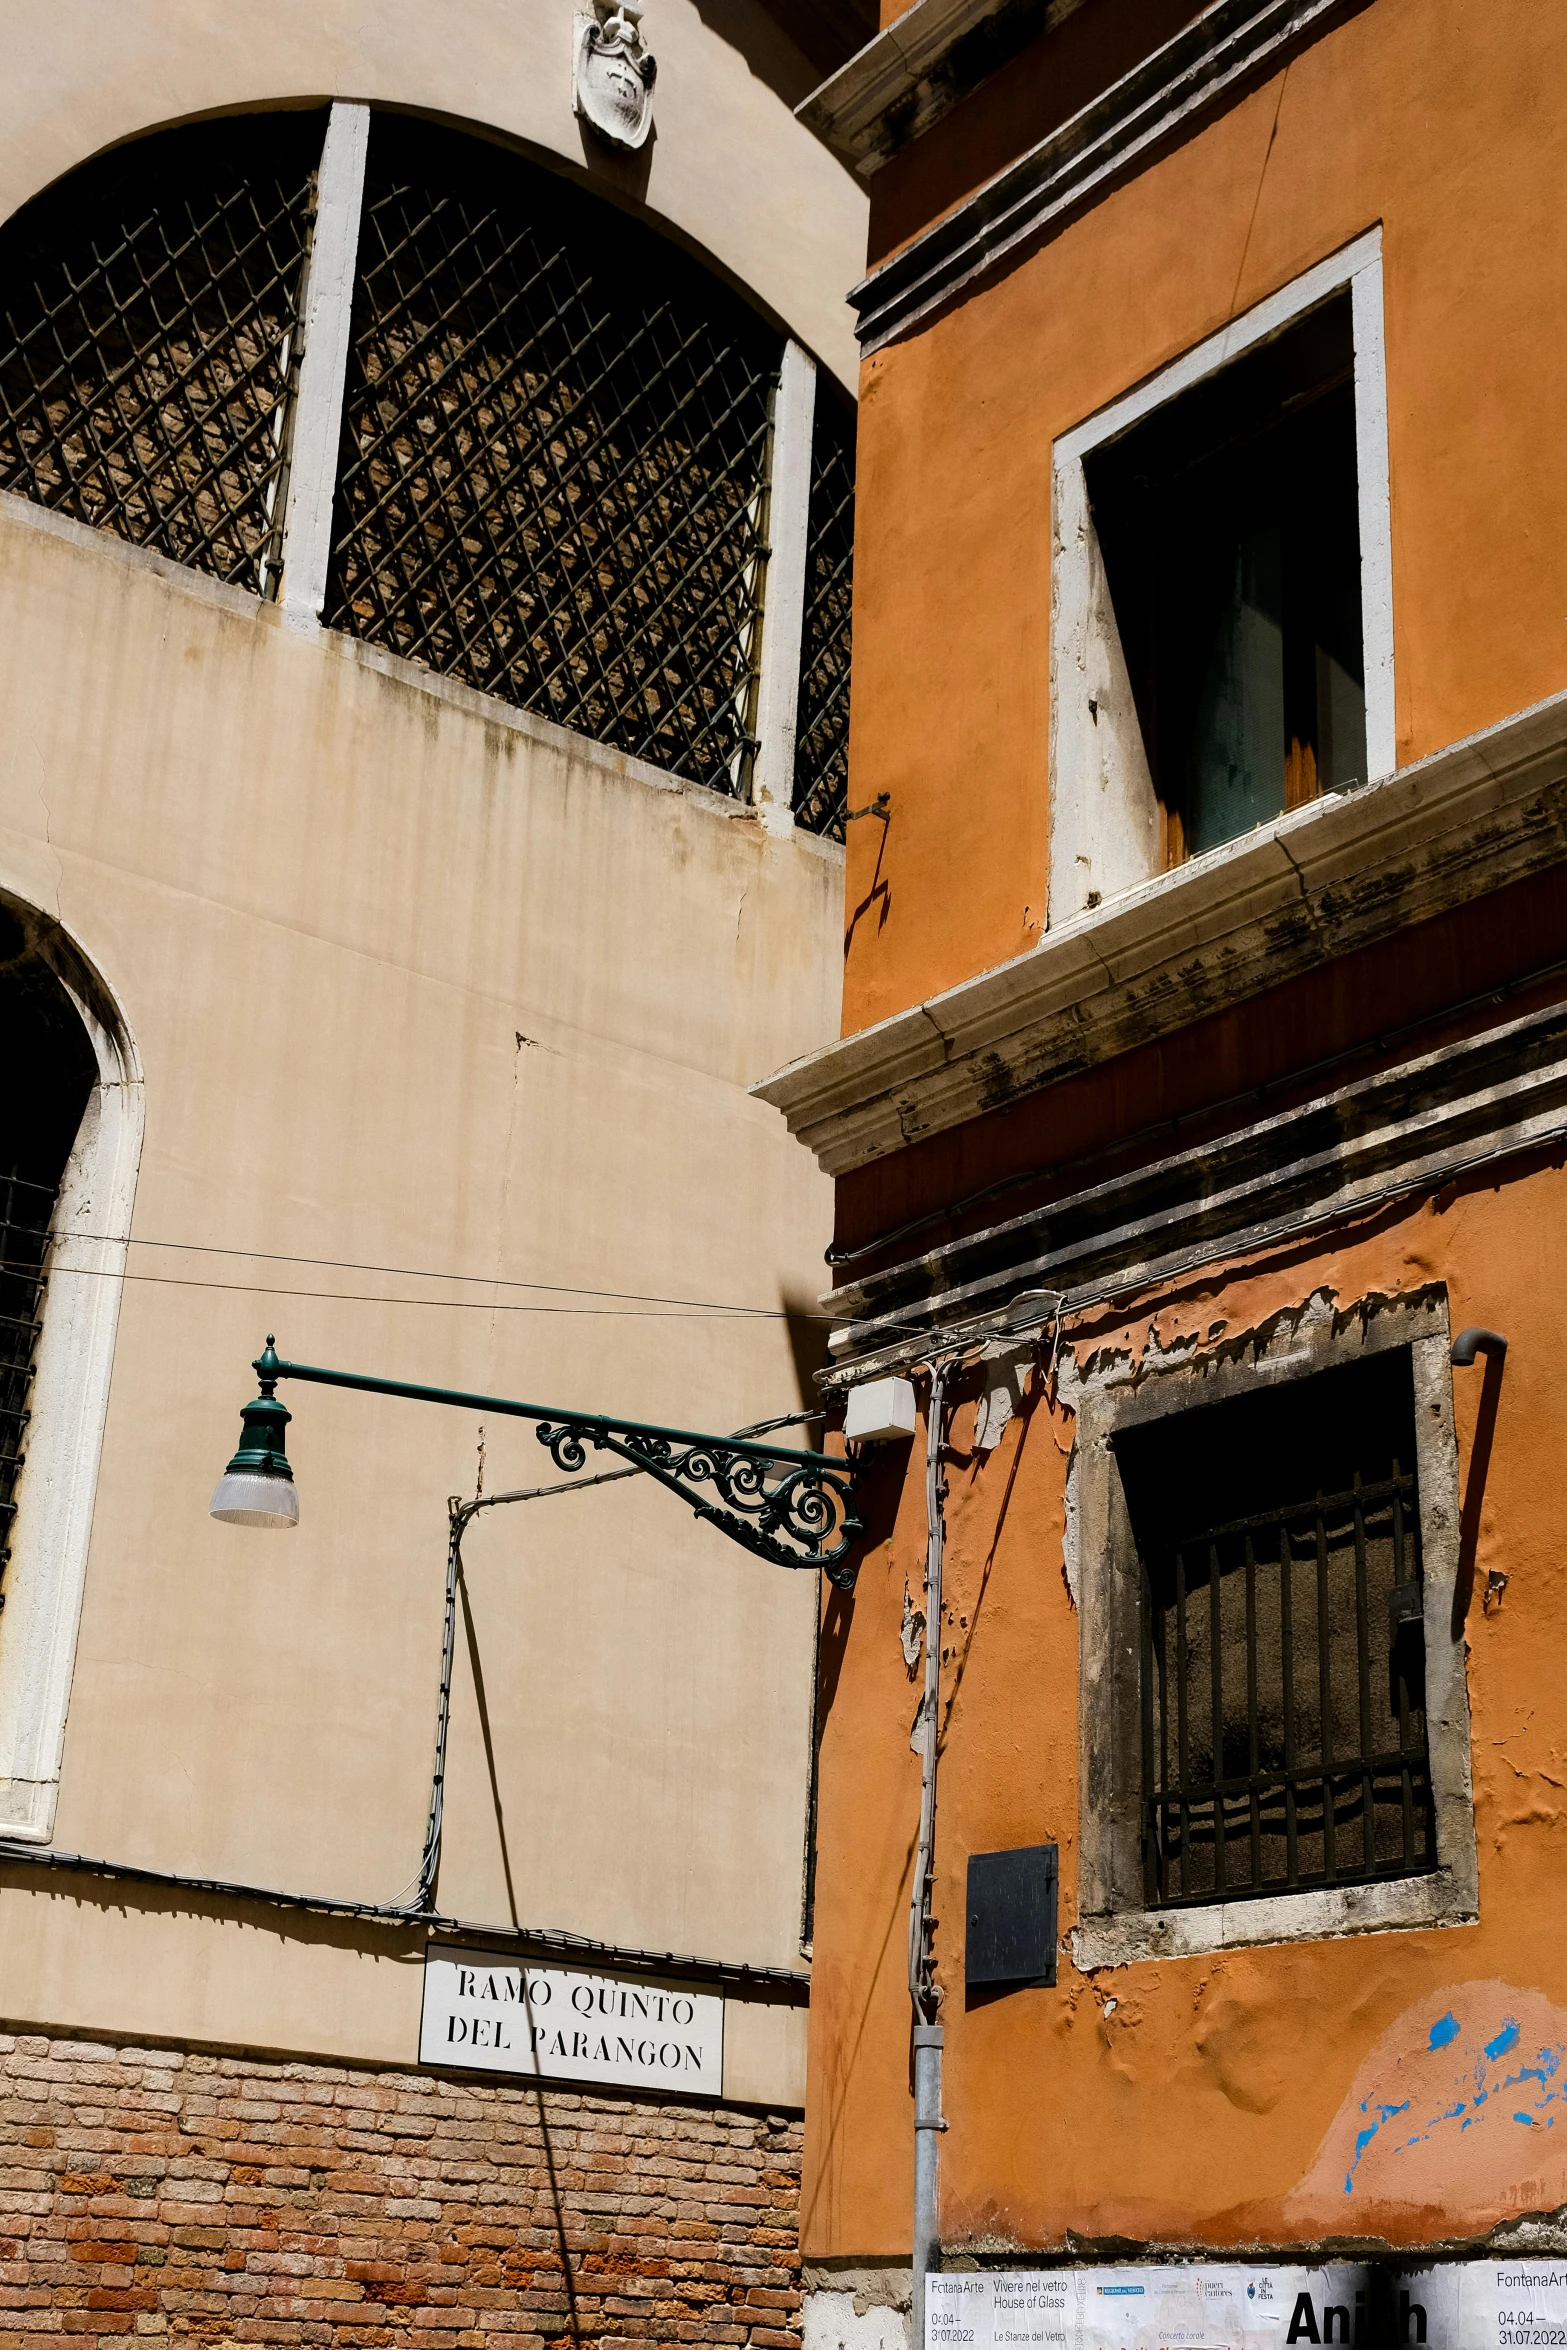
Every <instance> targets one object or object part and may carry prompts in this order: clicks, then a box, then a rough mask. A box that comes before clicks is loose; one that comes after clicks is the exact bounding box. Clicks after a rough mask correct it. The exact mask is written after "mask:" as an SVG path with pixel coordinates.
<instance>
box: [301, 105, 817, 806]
mask: <svg viewBox="0 0 1567 2350" xmlns="http://www.w3.org/2000/svg"><path fill="white" fill-rule="evenodd" d="M781 355H782V347H781V342H780V341H779V338H778V337H777V336H776V335H773V334H772V333H771V332H770V331H769V330H767V329H766V328H764V327H763V326H762V325H761V323H760V321H758V320H756V319H754V318H753V317H752V315H751V314H750V313H749V312H748V311H747V310H745V308H744V306H743V305H742V304H740V303H739V302H738V301H736V300H735V298H734V297H733V296H731V295H729V294H728V293H727V292H725V290H724V289H722V288H720V287H718V286H717V285H716V283H715V282H714V281H712V280H711V279H709V278H708V277H707V276H706V274H705V273H704V272H701V271H699V270H697V269H696V268H695V267H694V265H692V264H690V263H688V262H686V261H685V259H684V257H683V256H681V255H678V254H676V253H674V252H673V251H672V249H671V248H669V247H668V246H666V245H664V244H663V243H661V242H660V240H658V239H657V238H655V237H653V236H652V235H651V234H650V233H649V232H647V231H644V230H642V229H641V228H639V227H638V226H636V225H635V224H633V223H630V222H627V221H625V220H622V219H620V218H618V217H612V216H610V215H608V214H603V215H601V214H600V211H599V207H598V206H597V204H596V203H595V202H594V200H593V199H591V198H587V197H584V196H580V195H578V194H577V193H576V192H575V191H572V190H569V189H566V188H564V187H563V186H561V185H560V184H559V183H556V182H552V181H550V180H548V179H547V178H546V177H545V176H544V175H542V174H537V175H526V176H525V175H524V173H523V172H522V171H521V170H520V169H519V168H517V167H512V169H511V172H510V175H509V176H508V177H507V179H506V180H505V181H504V182H502V181H501V179H500V178H499V177H498V173H497V168H496V166H495V165H494V163H493V161H492V159H489V158H487V157H484V156H483V155H482V154H480V153H478V152H477V151H476V150H475V148H474V145H473V143H472V142H470V141H462V140H459V139H456V138H450V139H443V138H441V137H439V136H438V135H435V134H431V133H430V132H429V131H428V129H427V128H422V129H421V130H420V131H419V134H418V145H417V147H416V146H415V145H414V144H413V143H412V140H411V136H410V134H409V133H408V131H407V129H406V127H405V126H402V125H399V124H397V123H394V122H392V121H390V120H381V121H378V122H377V123H376V124H375V125H374V126H373V127H372V133H371V158H370V171H369V176H368V181H367V190H366V210H365V217H364V233H363V236H362V240H361V270H360V277H359V283H358V287H357V290H356V296H355V319H354V330H353V349H352V353H351V358H350V381H349V391H348V411H347V418H346V429H345V436H344V456H343V462H342V467H341V471H340V476H339V485H338V513H337V518H336V521H335V524H334V539H335V550H334V563H333V586H332V588H331V589H330V590H329V601H328V611H327V618H328V621H329V622H330V623H331V624H332V625H334V626H339V627H343V628H346V629H348V630H349V631H350V632H351V633H353V634H356V635H360V636H365V637H369V638H371V639H372V640H374V641H377V642H380V643H383V644H386V645H388V646H389V647H390V648H391V649H392V650H394V651H397V652H400V653H402V654H404V655H405V656H407V657H408V658H411V659H414V660H417V661H422V662H423V663H424V664H425V665H426V666H427V667H430V668H435V669H440V670H443V671H445V672H446V673H448V674H451V675H456V676H460V677H462V678H464V679H465V680H466V682H468V683H469V684H471V685H475V686H478V687H479V688H480V689H481V690H483V691H487V692H492V693H496V694H499V695H501V696H502V697H503V698H505V699H507V700H510V701H513V702H516V703H518V704H520V705H521V706H523V707H525V708H530V709H535V710H538V711H540V712H541V713H542V714H543V715H544V716H547V717H550V718H553V719H555V720H556V721H557V722H559V723H561V724H564V725H567V726H570V727H573V728H574V729H575V730H576V731H578V732H580V733H585V734H589V735H592V736H595V737H597V739H599V740H601V741H605V742H609V743H612V744H614V745H615V747H617V748H619V749H622V750H625V751H628V752H630V753H631V754H632V755H634V756H639V757H644V758H649V759H651V760H653V761H655V762H656V763H657V764H659V765H661V766H663V767H665V768H666V769H668V770H670V771H672V772H676V773H680V774H684V775H687V776H690V777H691V778H692V779H693V780H696V781H699V782H704V783H708V784H711V785H714V786H716V787H717V788H719V789H721V790H729V791H733V790H736V789H740V790H743V789H744V788H745V785H746V781H747V779H748V771H749V763H750V759H751V755H752V753H753V750H754V744H755V737H754V731H753V726H752V722H751V718H750V706H751V701H752V697H753V693H754V681H755V671H756V659H757V653H758V624H759V614H760V600H761V599H760V571H761V566H762V565H763V564H764V563H765V561H766V554H767V550H766V547H765V544H764V542H763V539H762V534H761V531H760V528H759V524H760V521H761V518H762V513H763V493H764V490H765V472H764V467H765V457H766V442H767V419H768V404H769V399H770V395H771V387H772V384H773V382H774V381H775V379H776V376H777V371H778V366H779V362H780V360H781Z"/></svg>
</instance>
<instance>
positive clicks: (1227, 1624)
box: [1116, 1349, 1436, 1908]
mask: <svg viewBox="0 0 1567 2350" xmlns="http://www.w3.org/2000/svg"><path fill="white" fill-rule="evenodd" d="M1116 1453H1117V1457H1118V1461H1119V1464H1120V1469H1121V1474H1122V1478H1123V1481H1124V1484H1125V1489H1126V1495H1127V1501H1128V1505H1129V1508H1130V1513H1131V1520H1132V1526H1133V1530H1134V1534H1135V1538H1136V1544H1137V1552H1138V1559H1139V1564H1140V1570H1141V1598H1140V1605H1139V1626H1140V1664H1139V1673H1138V1679H1139V1693H1140V1713H1141V1719H1140V1723H1139V1724H1138V1736H1139V1744H1140V1749H1141V1772H1142V1801H1141V1814H1142V1827H1141V1842H1142V1858H1143V1877H1144V1885H1143V1894H1144V1900H1145V1902H1146V1903H1147V1905H1148V1907H1149V1908H1156V1907H1168V1906H1171V1905H1179V1904H1183V1903H1187V1902H1211V1901H1233V1900H1235V1899H1237V1898H1246V1897H1251V1896H1256V1895H1259V1894H1265V1893H1278V1892H1295V1891H1300V1890H1302V1889H1306V1888H1310V1887H1313V1886H1334V1885H1342V1884H1365V1883H1367V1882H1369V1881H1372V1880H1375V1879H1385V1878H1391V1877H1401V1876H1411V1875H1417V1874H1419V1873H1421V1872H1422V1871H1427V1870H1430V1869H1433V1868H1434V1867H1435V1866H1436V1843H1435V1833H1434V1823H1433V1818H1432V1798H1431V1774H1430V1768H1429V1765H1428V1761H1427V1754H1426V1723H1425V1642H1424V1620H1423V1611H1424V1602H1423V1591H1422V1581H1421V1558H1420V1497H1419V1492H1418V1488H1417V1482H1416V1469H1415V1426H1414V1397H1413V1389H1412V1384H1411V1375H1410V1358H1409V1353H1408V1350H1407V1349H1399V1350H1397V1351H1394V1352H1390V1353H1386V1354H1381V1355H1375V1356H1372V1357H1371V1358H1369V1359H1368V1360H1366V1361H1363V1362H1360V1363H1356V1364H1353V1365H1349V1366H1346V1367H1344V1368H1341V1369H1336V1370H1329V1371H1324V1372H1322V1373H1320V1374H1318V1375H1317V1376H1316V1377H1315V1378H1310V1379H1306V1380H1304V1381H1301V1382H1299V1383H1298V1384H1297V1385H1295V1386H1294V1387H1292V1388H1289V1389H1278V1388H1265V1389H1262V1390H1260V1391H1258V1392H1256V1393H1254V1394H1251V1395H1249V1396H1244V1397H1237V1398H1235V1399H1233V1400H1232V1401H1230V1402H1227V1403H1220V1404H1215V1405H1211V1406H1209V1407H1208V1408H1207V1409H1203V1410H1196V1411H1189V1412H1184V1413H1178V1414H1176V1415H1173V1416H1172V1417H1170V1418H1167V1419H1164V1420H1161V1421H1157V1422H1155V1423H1154V1424H1153V1425H1151V1426H1147V1427H1143V1428H1137V1429H1132V1430H1129V1431H1127V1432H1126V1433H1124V1434H1123V1435H1121V1436H1119V1437H1118V1438H1117V1439H1116ZM1130 1727H1131V1725H1128V1729H1130Z"/></svg>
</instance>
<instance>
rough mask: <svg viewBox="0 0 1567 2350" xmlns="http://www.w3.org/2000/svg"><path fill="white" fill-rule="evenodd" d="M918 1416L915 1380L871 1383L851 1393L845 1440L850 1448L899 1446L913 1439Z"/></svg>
mask: <svg viewBox="0 0 1567 2350" xmlns="http://www.w3.org/2000/svg"><path fill="white" fill-rule="evenodd" d="M915 1416H916V1415H915V1410H914V1382H913V1380H912V1379H867V1380H866V1381H865V1384H864V1385H863V1386H862V1387H851V1388H850V1390H849V1415H848V1418H847V1419H846V1420H845V1421H844V1424H843V1433H844V1437H845V1439H846V1440H847V1442H848V1443H850V1444H895V1443H897V1442H898V1441H899V1440H900V1439H901V1438H902V1437H905V1436H912V1435H913V1433H914V1422H915Z"/></svg>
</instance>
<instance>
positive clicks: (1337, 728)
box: [1087, 293, 1366, 865]
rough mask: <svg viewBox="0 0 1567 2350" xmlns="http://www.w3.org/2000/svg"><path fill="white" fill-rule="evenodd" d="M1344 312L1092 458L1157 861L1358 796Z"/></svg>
mask: <svg viewBox="0 0 1567 2350" xmlns="http://www.w3.org/2000/svg"><path fill="white" fill-rule="evenodd" d="M1354 365H1355V348H1354V335H1353V329H1352V326H1351V321H1350V308H1349V296H1348V294H1347V293H1342V294H1339V295H1337V296H1336V297H1335V298H1334V299H1333V300H1332V301H1330V302H1327V303H1324V305H1323V307H1322V308H1321V309H1320V310H1316V311H1313V312H1311V313H1310V314H1309V315H1308V316H1307V317H1306V318H1304V319H1302V320H1301V321H1300V322H1299V324H1298V325H1296V326H1294V327H1292V328H1289V329H1287V330H1286V332H1285V333H1283V334H1281V335H1279V336H1277V337H1276V338H1275V339H1274V340H1273V341H1272V342H1269V343H1264V344H1263V345H1262V346H1261V347H1260V348H1259V349H1257V350H1255V351H1253V352H1250V353H1248V354H1247V355H1246V356H1244V357H1243V358H1240V359H1237V360H1234V361H1233V362H1232V363H1231V365H1230V366H1228V367H1226V368H1224V369H1222V370H1221V371H1220V372H1219V374H1217V375H1215V376H1210V377H1209V378H1208V380H1207V381H1206V382H1204V383H1200V384H1196V385H1194V386H1193V387H1192V389H1191V390H1190V391H1188V392H1183V393H1182V394H1181V395H1180V396H1179V397H1178V398H1176V399H1174V400H1171V401H1170V402H1169V403H1168V405H1167V406H1165V407H1163V408H1157V409H1155V411H1154V413H1153V414H1152V415H1151V416H1149V417H1145V418H1144V419H1143V421H1142V422H1141V423H1140V424H1137V425H1134V426H1133V427H1132V429H1131V431H1130V432H1128V433H1126V434H1124V435H1123V436H1122V437H1121V438H1120V439H1119V440H1116V441H1112V442H1111V443H1110V444H1109V445H1108V446H1107V447H1105V448H1103V449H1099V450H1096V451H1095V452H1094V453H1093V455H1092V456H1091V457H1090V459H1089V461H1088V466H1087V474H1088V497H1089V505H1090V508H1091V511H1092V514H1093V519H1094V527H1095V529H1096V530H1097V532H1098V534H1099V544H1100V548H1101V550H1102V553H1103V557H1104V564H1105V572H1106V577H1107V580H1108V584H1109V590H1110V599H1111V605H1112V609H1113V612H1114V617H1115V624H1116V626H1117V628H1118V629H1119V631H1120V637H1121V647H1122V652H1123V654H1124V656H1125V660H1126V666H1127V672H1128V677H1129V681H1130V684H1131V689H1132V695H1133V699H1134V702H1135V704H1136V710H1137V722H1138V726H1139V729H1140V731H1141V734H1142V741H1143V751H1144V755H1145V757H1146V759H1147V762H1148V768H1149V773H1150V776H1151V778H1152V782H1153V788H1154V794H1155V797H1156V798H1157V800H1158V802H1159V807H1160V815H1161V829H1162V842H1161V846H1162V848H1163V862H1164V863H1165V864H1166V865H1178V864H1180V863H1181V862H1182V860H1183V859H1184V858H1185V857H1187V856H1196V855H1200V854H1201V853H1202V851H1203V850H1205V849H1212V848H1217V847H1218V846H1219V844H1220V843H1221V842H1222V841H1226V840H1232V839H1233V838H1234V837H1235V835H1236V834H1237V833H1240V832H1248V831H1250V829H1251V827H1252V826H1253V825H1255V824H1263V823H1266V822H1267V820H1268V819H1269V818H1270V817H1273V816H1281V815H1283V813H1284V811H1285V809H1286V808H1298V807H1301V806H1303V805H1304V804H1305V802H1306V801H1308V800H1312V799H1315V798H1316V797H1317V795H1318V793H1319V792H1320V791H1322V790H1329V791H1345V790H1350V789H1353V787H1354V786H1355V785H1356V784H1357V783H1364V781H1365V780H1366V695H1365V667H1364V659H1363V654H1362V647H1361V623H1360V520H1359V513H1358V503H1357V497H1356V478H1357V476H1356V465H1355V394H1354Z"/></svg>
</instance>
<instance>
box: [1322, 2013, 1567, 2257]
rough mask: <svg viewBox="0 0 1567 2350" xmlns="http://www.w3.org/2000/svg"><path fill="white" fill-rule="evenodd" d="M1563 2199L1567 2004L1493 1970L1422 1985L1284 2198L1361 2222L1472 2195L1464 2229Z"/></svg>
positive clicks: (1327, 2215) (1336, 2220) (1325, 2222)
mask: <svg viewBox="0 0 1567 2350" xmlns="http://www.w3.org/2000/svg"><path fill="white" fill-rule="evenodd" d="M1558 2126H1560V2133H1561V2134H1560V2136H1558V2135H1557V2130H1558ZM1563 2203H1567V2008H1561V2007H1557V2006H1555V2005H1554V2004H1553V2003H1552V2001H1550V2000H1549V1999H1547V1998H1546V1996H1545V1994H1544V1992H1543V1991H1529V1990H1521V1989H1519V1988H1518V1987H1517V1986H1516V1985H1513V1984H1510V1983H1500V1982H1483V1983H1463V1984H1459V1985H1456V1986H1451V1987H1449V1988H1448V1989H1447V1990H1445V1991H1440V1992H1437V1993H1435V1994H1434V1995H1433V1996H1432V1997H1430V1998H1426V1999H1422V2000H1420V2001H1419V2002H1417V2004H1416V2005H1415V2006H1413V2007H1410V2008H1406V2009H1405V2011H1404V2013H1403V2014H1402V2015H1401V2016H1400V2017H1399V2019H1398V2021H1397V2022H1396V2023H1394V2024H1391V2025H1390V2026H1389V2027H1388V2029H1387V2030H1386V2031H1385V2032H1384V2033H1383V2034H1382V2037H1381V2038H1380V2040H1378V2042H1377V2043H1376V2046H1375V2047H1374V2048H1373V2049H1372V2050H1371V2051H1370V2053H1369V2055H1368V2056H1367V2057H1366V2059H1365V2061H1364V2063H1363V2064H1362V2065H1361V2067H1360V2070H1359V2072H1358V2073H1357V2074H1356V2075H1355V2079H1354V2083H1353V2085H1352V2087H1351V2089H1350V2092H1349V2095H1348V2096H1347V2097H1346V2098H1345V2100H1344V2102H1343V2104H1342V2105H1341V2106H1340V2107H1339V2110H1338V2112H1337V2114H1336V2115H1335V2116H1334V2118H1333V2121H1332V2123H1331V2124H1330V2125H1329V2128H1328V2131H1327V2134H1326V2135H1325V2137H1324V2138H1323V2140H1322V2144H1321V2145H1320V2147H1319V2148H1318V2150H1317V2155H1316V2159H1315V2161H1314V2162H1313V2163H1312V2166H1311V2168H1310V2170H1309V2171H1308V2172H1307V2173H1306V2175H1305V2177H1304V2178H1303V2179H1302V2181H1301V2183H1300V2185H1299V2187H1298V2188H1297V2189H1296V2190H1295V2192H1294V2194H1293V2195H1291V2196H1290V2198H1289V2200H1288V2202H1287V2204H1286V2206H1285V2210H1286V2214H1287V2216H1288V2218H1289V2219H1290V2220H1291V2221H1292V2222H1295V2223H1305V2224H1308V2225H1311V2226H1313V2227H1333V2228H1335V2229H1346V2228H1348V2229H1353V2230H1354V2232H1355V2233H1356V2234H1361V2233H1370V2232H1372V2231H1373V2230H1375V2229H1377V2228H1378V2227H1379V2226H1380V2225H1381V2224H1382V2221H1383V2218H1384V2215H1385V2216H1386V2218H1387V2219H1388V2220H1389V2221H1390V2222H1391V2223H1392V2224H1394V2225H1397V2223H1398V2221H1399V2220H1401V2219H1402V2220H1405V2221H1407V2219H1408V2217H1409V2215H1410V2214H1411V2213H1412V2212H1415V2211H1421V2210H1430V2209H1433V2208H1443V2209H1446V2210H1447V2211H1449V2212H1451V2211H1453V2210H1454V2209H1461V2210H1462V2211H1463V2213H1464V2216H1465V2223H1466V2232H1467V2231H1468V2230H1470V2229H1473V2230H1475V2231H1478V2230H1480V2229H1482V2228H1484V2227H1487V2226H1489V2225H1491V2224H1492V2223H1493V2222H1494V2221H1496V2220H1498V2219H1501V2218H1504V2217H1506V2216H1507V2215H1508V2214H1510V2213H1513V2212H1517V2211H1520V2210H1533V2209H1540V2208H1555V2207H1558V2206H1560V2205H1561V2204H1563Z"/></svg>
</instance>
